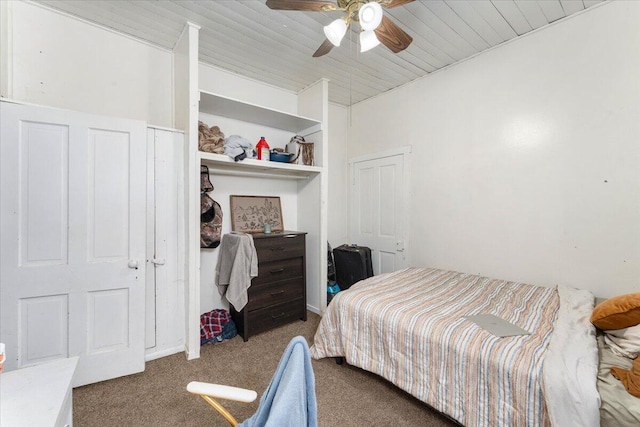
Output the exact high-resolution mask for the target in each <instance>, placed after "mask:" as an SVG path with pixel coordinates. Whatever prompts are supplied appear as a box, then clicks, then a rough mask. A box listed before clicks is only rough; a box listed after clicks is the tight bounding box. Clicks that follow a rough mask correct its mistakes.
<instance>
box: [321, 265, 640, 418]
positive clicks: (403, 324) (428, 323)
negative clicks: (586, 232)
mask: <svg viewBox="0 0 640 427" xmlns="http://www.w3.org/2000/svg"><path fill="white" fill-rule="evenodd" d="M593 307H594V298H593V296H592V295H591V293H589V292H588V291H584V290H577V289H572V288H566V287H557V288H547V287H539V286H533V285H528V284H523V283H517V282H510V281H505V280H497V279H491V278H487V277H481V276H476V275H470V274H464V273H458V272H453V271H446V270H438V269H427V268H408V269H404V270H400V271H396V272H393V273H387V274H382V275H378V276H374V277H371V278H369V279H367V280H364V281H362V282H359V283H357V284H356V285H354V286H352V287H351V288H350V289H349V290H348V291H345V292H341V293H339V294H338V295H337V296H336V297H334V299H333V300H332V302H331V304H329V306H328V308H327V311H326V313H325V314H324V316H323V318H322V320H321V322H320V325H319V327H318V330H317V332H316V335H315V337H314V343H313V346H312V348H311V354H312V356H313V357H314V358H316V359H318V358H323V357H342V358H344V359H345V360H346V361H347V363H349V364H351V365H354V366H357V367H360V368H362V369H365V370H367V371H370V372H373V373H375V374H377V375H380V376H382V377H383V378H385V379H387V380H389V381H390V382H392V383H393V384H395V385H396V386H398V387H399V388H401V389H403V390H405V391H406V392H408V393H410V394H411V395H413V396H415V397H416V398H418V399H420V400H421V401H423V402H425V403H427V404H429V405H430V406H432V407H434V408H435V409H437V410H438V411H440V412H442V413H444V414H446V415H447V416H449V417H450V418H452V419H454V420H456V421H457V422H459V423H461V424H462V425H465V426H467V427H472V426H550V425H553V426H563V427H564V426H571V425H575V426H597V425H600V409H599V407H600V395H599V393H598V391H597V384H598V379H597V378H598V360H599V355H598V351H599V350H598V345H597V343H598V341H597V340H596V331H595V328H594V327H593V326H592V325H591V323H590V322H589V316H590V314H591V311H592V310H593ZM484 313H487V314H493V315H495V316H498V317H500V318H502V319H505V320H507V321H509V322H510V323H513V324H514V325H516V326H518V327H520V328H523V329H525V330H527V331H529V332H530V334H529V335H518V336H512V337H503V338H499V337H496V336H494V335H492V334H491V333H489V332H487V331H486V330H484V329H482V328H480V327H479V326H478V325H476V324H475V323H473V322H472V321H470V320H468V319H466V318H465V317H464V316H468V315H474V314H484ZM569 342H570V343H571V344H570V345H567V343H569ZM600 351H601V350H600ZM612 384H613V385H616V384H615V383H612ZM622 391H623V392H625V393H626V391H625V390H624V387H623V388H622ZM634 399H637V398H634ZM637 400H638V401H639V402H640V399H637ZM618 406H619V405H618ZM631 419H634V418H633V417H632V418H631ZM635 421H638V419H637V418H636V419H635ZM635 421H634V422H635ZM616 425H620V424H616ZM631 425H636V424H631Z"/></svg>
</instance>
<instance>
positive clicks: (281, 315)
mask: <svg viewBox="0 0 640 427" xmlns="http://www.w3.org/2000/svg"><path fill="white" fill-rule="evenodd" d="M284 316H285V314H284V313H280V314H278V315H277V316H271V319H272V320H276V319H279V318H281V317H284Z"/></svg>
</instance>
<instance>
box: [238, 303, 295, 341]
mask: <svg viewBox="0 0 640 427" xmlns="http://www.w3.org/2000/svg"><path fill="white" fill-rule="evenodd" d="M305 309H306V307H305V306H304V300H303V299H302V298H300V299H297V300H293V301H288V302H285V303H282V304H277V305H271V306H269V307H266V308H263V309H260V310H253V311H250V312H249V314H248V317H249V318H248V321H249V325H250V326H249V335H255V334H258V333H260V332H264V331H268V330H270V329H273V328H275V327H277V326H280V325H284V324H285V323H290V322H293V321H294V320H297V319H303V318H304V317H305V316H304V315H305ZM304 320H306V319H304Z"/></svg>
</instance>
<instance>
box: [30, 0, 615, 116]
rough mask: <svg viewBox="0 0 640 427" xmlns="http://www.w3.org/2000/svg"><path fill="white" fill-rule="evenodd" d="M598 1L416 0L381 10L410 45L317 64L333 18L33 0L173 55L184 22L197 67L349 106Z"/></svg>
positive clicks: (212, 3) (219, 6)
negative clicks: (194, 28) (315, 93)
mask: <svg viewBox="0 0 640 427" xmlns="http://www.w3.org/2000/svg"><path fill="white" fill-rule="evenodd" d="M601 1H602V0H424V1H419V0H417V1H414V2H412V3H409V4H406V5H404V6H400V7H395V8H392V9H387V10H385V12H384V13H385V14H386V16H387V17H389V18H390V19H392V20H393V21H394V22H395V23H396V24H398V25H399V26H400V27H401V28H402V29H404V30H405V31H406V32H407V33H408V34H409V35H411V36H412V37H413V43H412V44H411V45H410V46H409V47H408V48H407V49H406V50H404V51H402V52H400V53H398V54H394V53H392V52H391V51H389V50H388V49H387V48H386V47H384V46H382V45H381V46H378V47H376V48H374V49H372V50H370V51H368V52H365V53H360V52H359V50H358V33H357V31H358V30H359V26H358V25H357V24H356V25H351V28H350V29H351V31H349V32H348V33H347V35H346V36H345V38H344V40H343V42H342V44H341V45H340V47H334V48H333V50H332V51H331V52H330V53H329V54H328V55H325V56H323V57H320V58H312V56H311V55H312V54H313V52H314V51H315V50H316V49H317V48H318V46H319V45H320V44H321V43H322V42H323V41H324V34H323V27H324V26H325V25H327V24H329V23H330V22H331V21H333V20H334V19H336V18H338V17H340V16H342V15H341V12H298V11H275V10H271V9H269V8H268V7H267V6H266V5H265V4H264V3H265V2H264V0H245V1H216V0H198V1H186V0H175V1H169V0H154V1H151V0H111V1H108V0H92V1H76V0H38V1H37V3H41V4H44V5H46V6H49V7H51V8H53V9H57V10H61V11H64V12H66V13H68V14H71V15H75V16H78V17H80V18H83V19H85V20H87V21H91V22H95V23H97V24H100V25H102V26H105V27H108V28H112V29H114V30H116V31H119V32H122V33H125V34H128V35H131V36H133V37H136V38H139V39H142V40H146V41H147V42H150V43H152V44H155V45H158V46H161V47H164V48H167V49H172V48H173V46H174V44H175V43H176V40H177V39H178V37H179V36H180V33H181V32H182V29H183V28H184V24H185V22H186V21H191V22H194V23H196V24H198V25H200V26H201V27H202V28H201V30H200V60H201V61H202V62H205V63H209V64H212V65H214V66H217V67H220V68H222V69H225V70H229V71H232V72H234V73H237V74H240V75H243V76H247V77H250V78H252V79H255V80H259V81H262V82H265V83H268V84H271V85H274V86H277V87H280V88H284V89H287V90H291V91H294V92H298V91H299V90H301V89H303V88H304V87H306V86H308V85H309V84H311V83H313V82H315V81H316V80H318V79H319V78H322V77H325V78H328V79H329V80H330V81H331V82H330V84H329V88H330V89H329V100H330V101H331V102H335V103H337V104H342V105H351V104H353V103H356V102H359V101H362V100H364V99H367V98H369V97H371V96H375V95H377V94H380V93H382V92H385V91H387V90H390V89H392V88H395V87H397V86H400V85H403V84H405V83H407V82H410V81H412V80H414V79H417V78H419V77H422V76H424V75H426V74H428V73H430V72H433V71H435V70H437V69H439V68H442V67H445V66H447V65H449V64H452V63H454V62H457V61H460V60H462V59H465V58H468V57H470V56H472V55H475V54H477V53H478V52H481V51H483V50H486V49H488V48H490V47H492V46H496V45H498V44H500V43H503V42H505V41H507V40H510V39H513V38H515V37H518V36H521V35H523V34H526V33H527V32H529V31H532V30H535V29H537V28H540V27H543V26H545V25H548V24H549V23H551V22H554V21H557V20H559V19H563V18H565V17H567V16H569V15H571V14H573V13H576V12H580V11H582V10H584V9H586V8H588V7H591V6H594V5H596V4H598V3H600V2H601Z"/></svg>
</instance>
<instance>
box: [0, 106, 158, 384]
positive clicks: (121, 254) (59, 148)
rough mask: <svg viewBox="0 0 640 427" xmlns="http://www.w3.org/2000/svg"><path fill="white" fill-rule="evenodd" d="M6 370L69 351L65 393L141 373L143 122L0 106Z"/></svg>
mask: <svg viewBox="0 0 640 427" xmlns="http://www.w3.org/2000/svg"><path fill="white" fill-rule="evenodd" d="M0 108H1V110H0V113H1V115H2V128H1V137H2V148H1V164H0V166H1V168H2V169H1V178H2V184H1V186H0V190H1V194H0V202H1V222H2V244H1V247H0V249H1V253H0V260H1V263H2V269H1V273H0V275H1V276H0V278H1V283H0V296H1V300H2V301H1V303H0V304H1V305H0V308H1V315H0V316H1V318H0V320H1V322H2V324H1V327H0V339H1V340H2V341H3V342H5V343H6V345H7V354H8V359H7V362H6V365H5V366H6V368H7V369H8V370H12V369H16V368H22V367H25V366H29V365H34V364H38V363H41V362H45V361H49V360H53V359H58V358H65V357H69V356H76V355H77V356H80V361H79V364H78V369H77V371H76V375H75V379H74V386H78V385H83V384H88V383H92V382H97V381H102V380H106V379H110V378H115V377H119V376H122V375H127V374H131V373H134V372H140V371H142V370H144V283H145V280H144V279H145V277H144V276H145V269H144V266H145V262H144V255H145V190H146V188H145V163H146V159H145V145H146V139H145V133H146V125H145V123H144V122H137V121H132V120H122V119H113V118H107V117H101V116H94V115H89V114H83V113H76V112H70V111H65V110H58V109H50V108H43V107H34V106H26V105H19V104H12V103H8V102H2V103H0Z"/></svg>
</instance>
